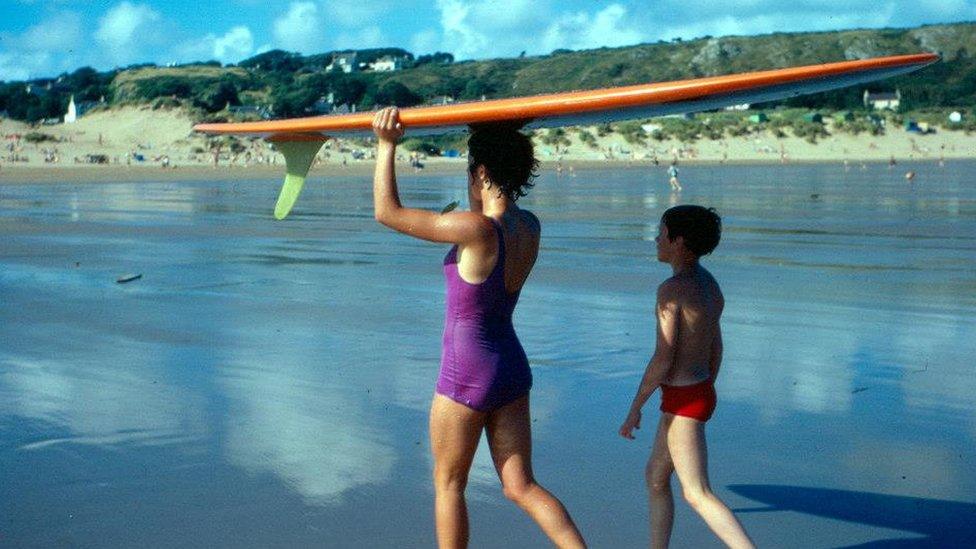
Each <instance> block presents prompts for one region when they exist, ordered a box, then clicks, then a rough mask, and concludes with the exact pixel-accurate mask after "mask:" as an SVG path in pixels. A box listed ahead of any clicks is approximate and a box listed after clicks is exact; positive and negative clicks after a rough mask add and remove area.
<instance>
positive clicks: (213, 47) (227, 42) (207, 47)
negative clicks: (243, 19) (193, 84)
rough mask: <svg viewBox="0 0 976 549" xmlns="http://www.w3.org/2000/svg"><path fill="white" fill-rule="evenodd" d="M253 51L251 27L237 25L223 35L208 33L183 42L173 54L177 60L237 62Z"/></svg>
mask: <svg viewBox="0 0 976 549" xmlns="http://www.w3.org/2000/svg"><path fill="white" fill-rule="evenodd" d="M253 53H254V35H253V33H251V29H250V28H248V27H246V26H243V25H238V26H236V27H234V28H232V29H230V30H229V31H227V32H226V33H224V35H223V36H217V35H215V34H208V35H206V36H204V37H202V38H198V39H193V40H189V41H187V42H184V43H183V44H180V45H178V46H177V47H176V48H175V52H174V55H175V58H176V60H178V61H179V62H190V61H207V60H211V59H216V60H218V61H220V62H221V63H237V62H238V61H240V60H242V59H245V58H247V57H249V56H251V55H252V54H253Z"/></svg>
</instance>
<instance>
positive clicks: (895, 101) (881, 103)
mask: <svg viewBox="0 0 976 549" xmlns="http://www.w3.org/2000/svg"><path fill="white" fill-rule="evenodd" d="M899 105H901V91H900V90H895V93H891V92H878V93H871V92H869V91H867V90H864V106H865V107H871V108H872V109H875V110H879V111H880V110H884V109H888V110H892V111H897V110H898V106H899Z"/></svg>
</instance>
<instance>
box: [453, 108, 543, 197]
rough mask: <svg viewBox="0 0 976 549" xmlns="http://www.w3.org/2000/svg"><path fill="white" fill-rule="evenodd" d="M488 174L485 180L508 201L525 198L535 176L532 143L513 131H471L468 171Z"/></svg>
mask: <svg viewBox="0 0 976 549" xmlns="http://www.w3.org/2000/svg"><path fill="white" fill-rule="evenodd" d="M479 165H481V166H484V167H485V170H486V171H487V172H488V180H489V181H490V182H491V184H492V185H497V186H498V192H500V193H501V194H504V195H505V196H507V197H508V198H509V200H512V201H516V200H518V199H519V197H520V196H525V195H526V193H527V192H528V189H530V188H531V187H532V183H531V182H530V181H531V180H532V179H534V178H535V177H536V176H537V175H538V174H537V173H536V170H537V169H539V161H538V160H536V158H535V154H534V152H533V150H532V140H531V139H529V138H528V137H527V136H525V135H523V134H522V133H521V132H519V131H518V130H517V129H516V128H510V127H505V126H481V127H476V128H472V130H471V137H469V138H468V170H470V171H471V172H472V173H473V172H474V170H475V169H476V168H477V167H478V166H479Z"/></svg>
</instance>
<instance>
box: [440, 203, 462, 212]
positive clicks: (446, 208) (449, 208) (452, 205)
mask: <svg viewBox="0 0 976 549" xmlns="http://www.w3.org/2000/svg"><path fill="white" fill-rule="evenodd" d="M460 204H461V203H460V202H458V201H457V200H455V201H454V202H451V203H450V204H448V205H447V206H444V209H443V210H441V213H442V214H446V213H448V212H453V211H454V210H455V209H456V208H457V207H458V206H459V205H460Z"/></svg>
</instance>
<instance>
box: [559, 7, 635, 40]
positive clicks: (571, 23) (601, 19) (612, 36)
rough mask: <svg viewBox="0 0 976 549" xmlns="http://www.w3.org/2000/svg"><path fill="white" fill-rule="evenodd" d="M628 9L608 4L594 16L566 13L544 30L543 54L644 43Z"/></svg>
mask: <svg viewBox="0 0 976 549" xmlns="http://www.w3.org/2000/svg"><path fill="white" fill-rule="evenodd" d="M632 25H633V23H632V19H631V18H630V17H629V14H628V13H627V9H626V8H625V7H623V6H621V5H620V4H611V5H609V6H607V7H606V8H604V9H603V10H601V11H599V12H597V13H596V14H595V15H590V14H588V13H586V12H578V13H574V14H567V15H564V16H562V17H560V18H559V19H558V20H556V22H554V23H553V24H552V25H550V26H549V28H547V29H546V31H545V33H544V35H543V38H542V41H541V47H542V50H543V51H547V52H548V51H552V50H554V49H557V48H570V49H584V48H599V47H603V46H608V47H613V46H626V45H631V44H637V43H640V42H641V41H643V40H644V36H643V33H641V31H639V30H637V28H635V27H634V26H632Z"/></svg>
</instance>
